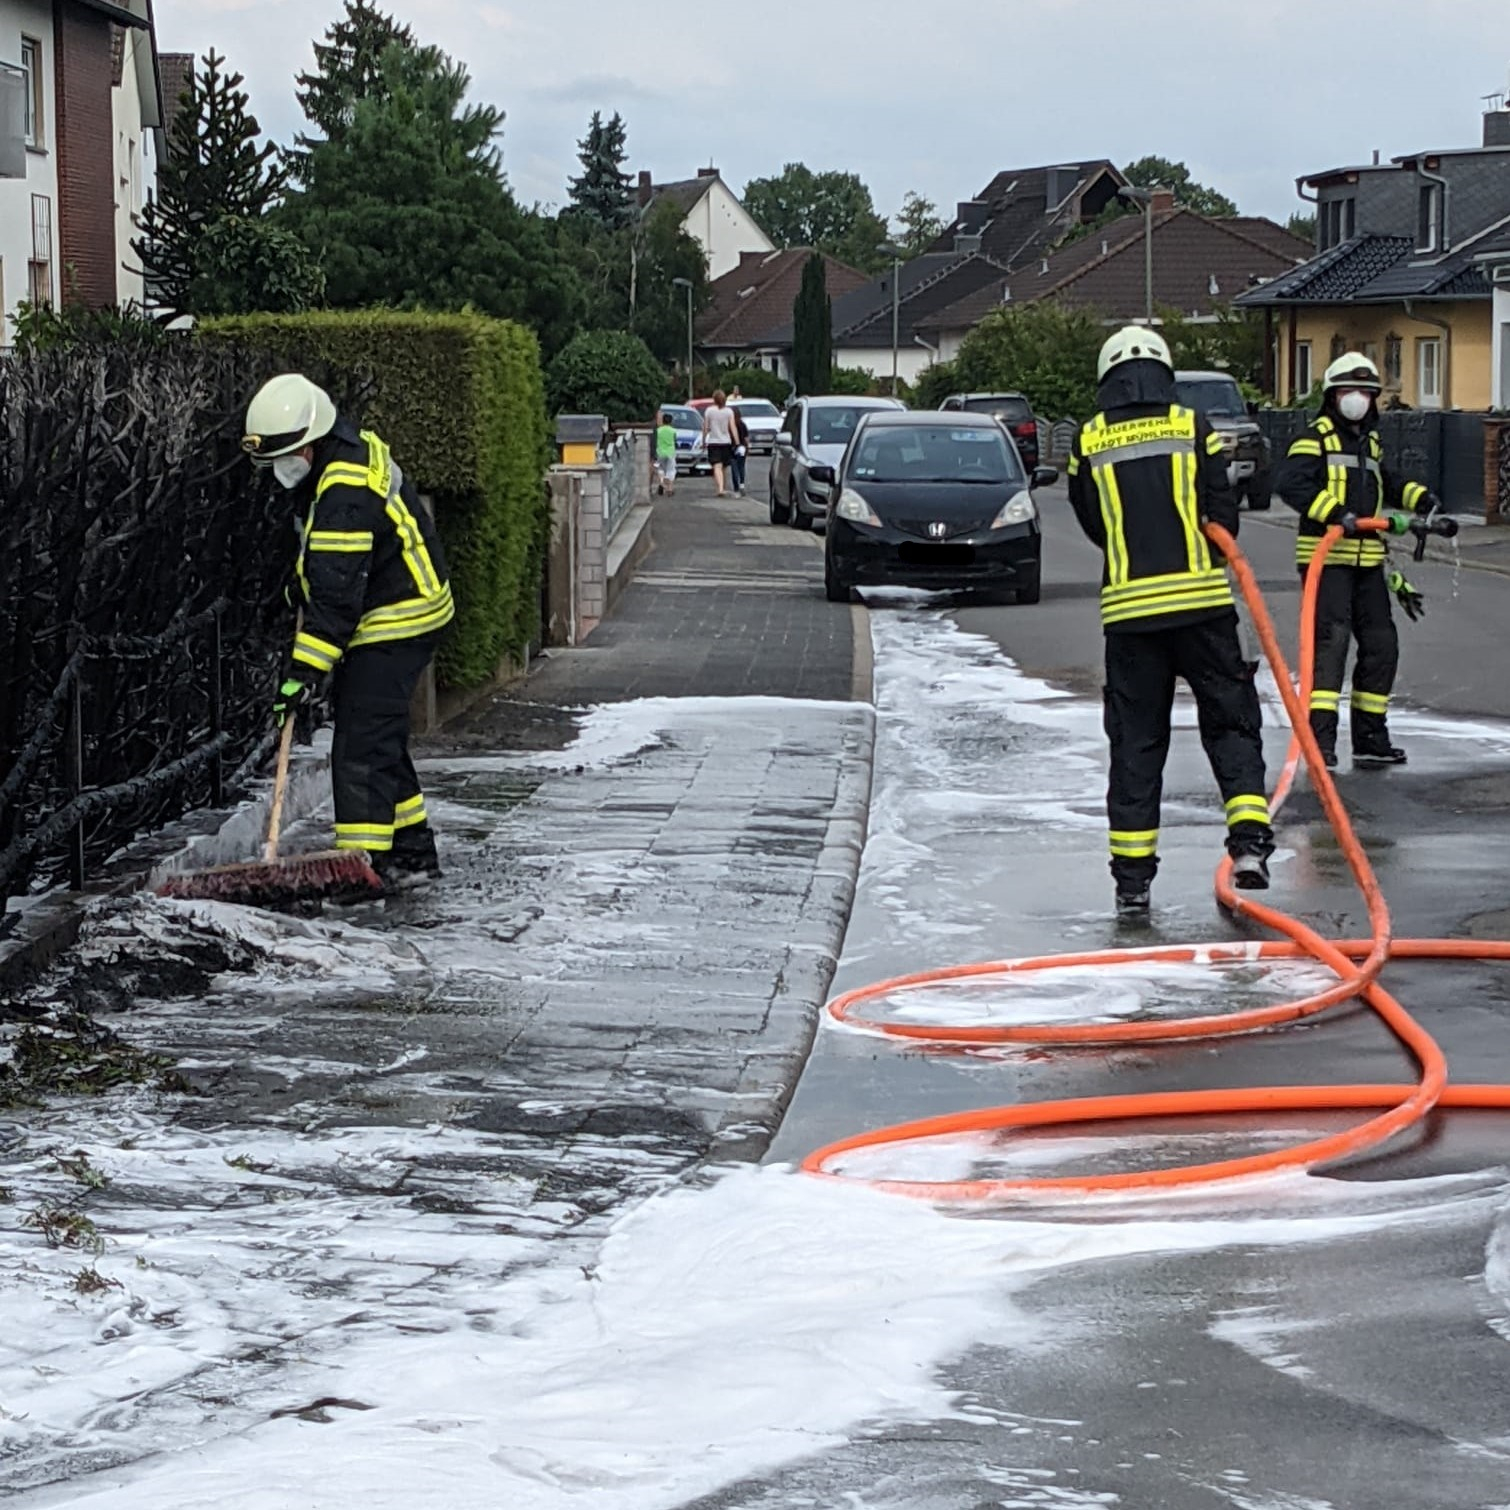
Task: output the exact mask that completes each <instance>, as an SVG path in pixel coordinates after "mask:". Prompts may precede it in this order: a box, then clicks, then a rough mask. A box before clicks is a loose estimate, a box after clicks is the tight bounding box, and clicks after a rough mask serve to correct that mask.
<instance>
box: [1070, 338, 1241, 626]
mask: <svg viewBox="0 0 1510 1510" xmlns="http://www.w3.org/2000/svg"><path fill="white" fill-rule="evenodd" d="M1129 365H1132V366H1141V365H1143V364H1141V363H1133V364H1129ZM1109 376H1111V375H1109ZM1167 390H1168V392H1169V393H1170V395H1171V401H1170V402H1164V401H1162V400H1158V399H1145V400H1140V401H1138V402H1132V403H1115V404H1113V405H1111V406H1109V407H1107V408H1105V409H1103V411H1102V412H1101V413H1100V414H1098V415H1097V416H1096V417H1095V418H1094V419H1093V420H1091V421H1090V423H1089V424H1087V425H1085V426H1084V427H1083V428H1082V429H1081V431H1080V433H1079V435H1078V436H1076V438H1075V442H1074V445H1073V446H1072V447H1071V450H1070V459H1069V467H1068V472H1069V489H1070V505H1071V507H1073V509H1074V510H1075V517H1076V518H1077V519H1078V520H1079V521H1080V527H1081V529H1083V530H1084V531H1085V533H1086V534H1087V535H1088V536H1089V537H1090V538H1091V540H1092V541H1093V542H1094V543H1095V544H1096V545H1098V546H1099V547H1100V548H1101V551H1102V554H1103V555H1104V557H1105V565H1104V568H1103V570H1102V575H1101V623H1102V626H1103V627H1104V628H1105V630H1106V632H1107V633H1108V634H1115V633H1127V632H1141V631H1147V630H1155V629H1174V628H1177V627H1179V626H1180V625H1182V624H1194V623H1198V622H1200V621H1201V620H1203V619H1210V618H1214V617H1216V616H1218V615H1220V614H1227V613H1231V612H1233V601H1232V588H1231V585H1230V584H1229V582H1228V581H1227V572H1226V569H1225V568H1224V566H1223V565H1222V558H1221V553H1220V552H1219V551H1218V550H1217V549H1216V548H1215V547H1214V546H1213V545H1212V544H1211V543H1210V541H1208V540H1207V539H1206V537H1205V535H1203V534H1202V533H1201V522H1202V520H1203V519H1210V520H1212V521H1213V522H1214V523H1216V524H1219V525H1221V526H1222V527H1223V528H1224V529H1226V530H1228V531H1230V532H1231V533H1233V534H1236V533H1237V501H1236V499H1235V498H1234V497H1233V495H1232V490H1231V488H1230V487H1229V486H1228V483H1227V464H1226V461H1225V460H1224V458H1223V455H1222V443H1221V437H1220V436H1218V435H1217V434H1216V432H1215V431H1213V430H1212V428H1211V426H1210V425H1209V424H1207V422H1206V421H1205V420H1204V419H1203V418H1202V417H1201V416H1200V415H1198V414H1196V413H1195V412H1194V411H1193V410H1191V409H1186V408H1183V407H1182V406H1181V405H1179V404H1177V403H1174V402H1172V393H1173V385H1172V383H1169V384H1167ZM1117 396H1118V395H1117V393H1116V388H1115V385H1111V388H1110V391H1108V385H1103V388H1102V393H1101V397H1102V401H1103V402H1106V400H1107V399H1108V398H1115V397H1117Z"/></svg>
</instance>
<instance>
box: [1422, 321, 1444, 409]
mask: <svg viewBox="0 0 1510 1510" xmlns="http://www.w3.org/2000/svg"><path fill="white" fill-rule="evenodd" d="M1416 402H1417V404H1418V405H1419V406H1420V407H1421V408H1422V409H1440V408H1441V407H1442V338H1441V337H1440V336H1420V337H1418V338H1417V340H1416Z"/></svg>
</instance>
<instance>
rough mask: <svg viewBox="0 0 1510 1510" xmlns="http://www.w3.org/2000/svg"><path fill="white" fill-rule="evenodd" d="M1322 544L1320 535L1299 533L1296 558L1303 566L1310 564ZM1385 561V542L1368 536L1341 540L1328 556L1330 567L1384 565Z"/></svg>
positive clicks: (1296, 542)
mask: <svg viewBox="0 0 1510 1510" xmlns="http://www.w3.org/2000/svg"><path fill="white" fill-rule="evenodd" d="M1320 544H1321V537H1320V536H1319V535H1297V536H1296V537H1295V560H1296V561H1297V562H1298V563H1299V564H1300V565H1301V566H1309V565H1310V564H1311V558H1312V557H1313V556H1314V555H1315V554H1316V547H1317V546H1318V545H1320ZM1384 561H1385V549H1384V542H1383V541H1382V540H1374V539H1371V538H1368V537H1361V538H1359V539H1357V540H1346V539H1343V540H1339V541H1338V542H1337V543H1336V544H1335V545H1334V546H1333V547H1332V549H1331V553H1330V554H1329V555H1328V556H1327V558H1326V564H1327V566H1328V567H1332V566H1382V565H1383V564H1384Z"/></svg>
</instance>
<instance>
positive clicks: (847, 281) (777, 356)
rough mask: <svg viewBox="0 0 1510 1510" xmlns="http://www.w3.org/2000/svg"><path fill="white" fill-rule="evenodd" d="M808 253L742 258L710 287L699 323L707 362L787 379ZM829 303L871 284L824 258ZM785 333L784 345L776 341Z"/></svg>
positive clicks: (863, 276) (701, 347)
mask: <svg viewBox="0 0 1510 1510" xmlns="http://www.w3.org/2000/svg"><path fill="white" fill-rule="evenodd" d="M812 255H813V252H812V248H811V247H805V246H794V247H787V248H786V249H784V250H782V251H779V252H746V253H745V254H744V255H743V256H742V257H741V258H740V259H739V266H738V267H736V268H734V269H733V271H731V272H727V273H725V274H724V275H723V277H722V278H715V279H714V280H713V283H712V284H711V285H710V287H709V290H708V293H709V301H708V307H707V308H706V309H705V310H704V311H703V312H702V314H701V315H700V316H699V317H698V320H697V327H696V328H697V347H698V351H699V352H700V353H701V355H702V357H703V360H704V361H707V362H715V363H717V362H740V363H743V364H744V365H747V366H751V367H765V368H768V369H769V370H770V371H772V372H774V373H777V374H778V375H779V376H781V377H784V378H788V379H790V377H791V375H792V367H791V357H792V348H791V338H790V334H789V332H790V329H791V324H792V308H793V305H794V304H795V303H796V301H797V291H798V289H799V288H800V287H801V286H802V275H803V272H804V270H805V269H806V267H807V264H808V262H809V260H810V259H811V257H812ZM823 272H824V282H825V284H826V286H827V288H828V295H829V298H830V299H839V298H842V297H843V296H844V295H845V294H848V293H850V292H851V291H852V290H854V289H857V288H863V287H864V286H865V284H866V283H868V282H869V281H870V275H869V274H868V273H862V272H860V271H859V269H857V268H853V267H850V266H849V265H848V264H847V263H843V262H840V261H839V260H838V258H836V257H829V256H825V257H824V258H823ZM782 332H787V333H788V334H787V336H786V339H785V341H784V342H783V341H782V340H779V339H777V336H778V335H779V334H780V333H782Z"/></svg>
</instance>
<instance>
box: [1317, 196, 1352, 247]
mask: <svg viewBox="0 0 1510 1510" xmlns="http://www.w3.org/2000/svg"><path fill="white" fill-rule="evenodd" d="M1357 224H1358V201H1357V200H1356V199H1355V198H1353V197H1352V196H1351V195H1349V196H1348V197H1347V198H1345V199H1329V200H1327V202H1326V203H1325V204H1323V205H1322V206H1321V209H1320V212H1319V225H1320V231H1321V250H1322V251H1326V250H1327V249H1328V248H1329V247H1334V246H1336V245H1338V244H1339V243H1340V242H1343V241H1346V240H1347V239H1348V237H1349V236H1351V235H1352V234H1353V232H1354V231H1355V230H1356V229H1357Z"/></svg>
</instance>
